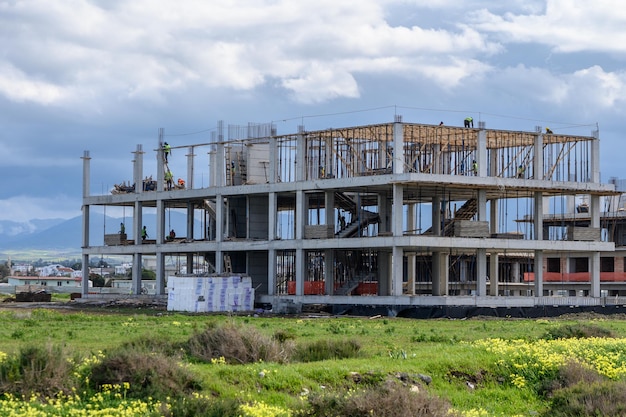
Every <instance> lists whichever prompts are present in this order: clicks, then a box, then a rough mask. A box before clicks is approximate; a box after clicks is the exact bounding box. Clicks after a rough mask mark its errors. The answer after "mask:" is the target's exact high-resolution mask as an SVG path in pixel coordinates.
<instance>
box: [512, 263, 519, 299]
mask: <svg viewBox="0 0 626 417" xmlns="http://www.w3.org/2000/svg"><path fill="white" fill-rule="evenodd" d="M511 282H513V283H519V282H521V279H520V264H519V262H518V261H514V262H513V264H512V265H511ZM511 295H520V294H519V292H518V291H516V290H513V291H511Z"/></svg>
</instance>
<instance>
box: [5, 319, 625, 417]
mask: <svg viewBox="0 0 626 417" xmlns="http://www.w3.org/2000/svg"><path fill="white" fill-rule="evenodd" d="M0 320H1V321H2V324H3V325H2V326H0V352H2V353H0V416H9V415H10V416H35V415H63V416H74V415H76V416H78V415H81V416H85V415H92V416H95V415H98V416H104V415H115V416H162V415H164V416H196V415H205V416H225V417H228V416H241V417H245V416H250V417H257V416H258V417H261V416H263V417H265V416H267V417H271V416H292V417H307V416H311V417H312V416H373V417H376V416H381V417H383V416H384V417H386V416H394V417H403V416H407V417H408V416H467V417H474V416H477V417H482V416H528V415H539V416H587V415H596V416H616V415H626V407H624V404H626V394H624V393H626V389H625V388H626V378H625V375H626V339H625V338H624V336H625V335H626V321H624V320H619V319H606V318H599V317H594V318H590V319H585V320H583V319H580V318H577V317H573V318H570V319H559V320H511V319H498V320H493V319H486V320H478V319H472V320H429V321H425V320H408V319H385V318H378V319H368V318H333V317H309V318H285V317H228V316H218V315H184V314H170V313H165V312H155V311H152V310H149V311H141V310H136V311H134V312H130V313H129V312H126V313H111V312H109V311H106V312H68V311H62V310H60V311H57V310H43V309H35V310H25V309H15V310H8V309H5V310H1V311H0Z"/></svg>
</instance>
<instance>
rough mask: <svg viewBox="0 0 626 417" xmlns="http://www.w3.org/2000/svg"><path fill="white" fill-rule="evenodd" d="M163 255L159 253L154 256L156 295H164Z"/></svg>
mask: <svg viewBox="0 0 626 417" xmlns="http://www.w3.org/2000/svg"><path fill="white" fill-rule="evenodd" d="M165 284H166V276H165V254H164V253H163V252H161V251H159V252H157V254H156V294H157V295H163V294H165Z"/></svg>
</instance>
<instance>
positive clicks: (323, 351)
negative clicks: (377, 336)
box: [294, 339, 361, 362]
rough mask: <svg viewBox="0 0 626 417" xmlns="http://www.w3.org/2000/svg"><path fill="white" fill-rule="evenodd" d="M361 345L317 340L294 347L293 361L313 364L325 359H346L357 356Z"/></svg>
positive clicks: (354, 342)
mask: <svg viewBox="0 0 626 417" xmlns="http://www.w3.org/2000/svg"><path fill="white" fill-rule="evenodd" d="M360 350H361V345H360V344H359V342H357V341H356V340H329V339H327V340H318V341H315V342H311V343H308V344H306V345H301V346H298V347H296V351H295V355H294V357H295V360H297V361H300V362H315V361H323V360H327V359H348V358H355V357H357V356H358V355H359V352H360Z"/></svg>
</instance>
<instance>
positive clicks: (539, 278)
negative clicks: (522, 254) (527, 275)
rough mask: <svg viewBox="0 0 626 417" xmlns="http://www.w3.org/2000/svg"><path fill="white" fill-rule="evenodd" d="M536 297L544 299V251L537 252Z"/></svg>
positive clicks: (535, 267)
mask: <svg viewBox="0 0 626 417" xmlns="http://www.w3.org/2000/svg"><path fill="white" fill-rule="evenodd" d="M534 269H535V297H543V251H541V250H536V251H535V263H534Z"/></svg>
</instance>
